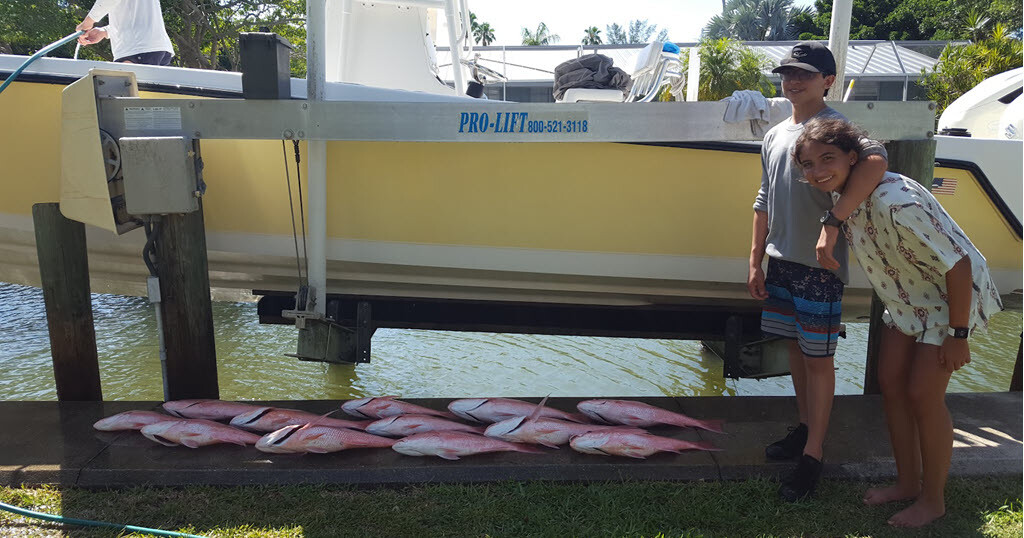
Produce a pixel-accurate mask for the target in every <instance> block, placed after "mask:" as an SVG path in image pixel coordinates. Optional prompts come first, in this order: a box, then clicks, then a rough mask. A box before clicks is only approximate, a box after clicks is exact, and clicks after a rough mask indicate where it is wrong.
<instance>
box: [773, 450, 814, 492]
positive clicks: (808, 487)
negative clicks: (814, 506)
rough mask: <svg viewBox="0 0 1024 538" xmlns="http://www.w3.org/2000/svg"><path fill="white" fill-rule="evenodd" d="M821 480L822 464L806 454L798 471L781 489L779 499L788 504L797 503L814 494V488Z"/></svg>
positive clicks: (802, 457) (796, 470)
mask: <svg viewBox="0 0 1024 538" xmlns="http://www.w3.org/2000/svg"><path fill="white" fill-rule="evenodd" d="M819 478H821V462H820V461H818V460H817V459H815V458H814V457H813V456H808V455H807V454H804V455H803V456H801V457H800V462H799V463H797V464H796V469H795V470H794V471H793V474H791V475H790V476H789V479H788V480H787V481H786V482H783V484H782V486H781V487H779V497H782V500H784V501H788V502H796V501H799V500H800V499H803V498H805V497H808V496H810V495H811V494H813V493H814V488H815V487H817V485H818V479H819Z"/></svg>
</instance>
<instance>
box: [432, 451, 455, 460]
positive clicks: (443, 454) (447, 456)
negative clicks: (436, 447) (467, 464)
mask: <svg viewBox="0 0 1024 538" xmlns="http://www.w3.org/2000/svg"><path fill="white" fill-rule="evenodd" d="M437 455H438V456H440V457H442V458H444V459H446V460H450V461H455V460H457V459H459V457H458V456H456V455H455V454H449V453H447V452H439V453H438V454H437Z"/></svg>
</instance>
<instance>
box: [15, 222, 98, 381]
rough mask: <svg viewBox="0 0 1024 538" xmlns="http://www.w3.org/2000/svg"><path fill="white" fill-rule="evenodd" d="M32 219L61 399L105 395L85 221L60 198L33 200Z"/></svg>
mask: <svg viewBox="0 0 1024 538" xmlns="http://www.w3.org/2000/svg"><path fill="white" fill-rule="evenodd" d="M32 222H33V225H34V226H35V234H36V252H37V254H38V256H39V278H40V284H41V286H42V288H43V301H44V303H45V304H46V323H47V327H48V328H49V332H50V354H51V355H52V357H53V375H54V379H55V381H56V383H57V399H58V400H60V401H100V400H103V393H102V391H101V389H100V369H99V358H98V355H97V352H96V330H95V327H94V325H93V315H92V299H91V297H90V294H89V292H90V289H89V258H88V255H87V252H86V244H85V225H84V224H82V223H80V222H76V221H73V220H70V219H67V218H65V217H64V215H62V214H61V212H60V205H59V204H57V203H55V202H54V203H41V204H35V205H33V206H32Z"/></svg>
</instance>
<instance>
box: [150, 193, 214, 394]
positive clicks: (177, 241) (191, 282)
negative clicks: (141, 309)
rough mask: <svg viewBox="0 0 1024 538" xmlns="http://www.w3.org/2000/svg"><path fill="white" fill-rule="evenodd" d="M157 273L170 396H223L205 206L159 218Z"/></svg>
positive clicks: (167, 384)
mask: <svg viewBox="0 0 1024 538" xmlns="http://www.w3.org/2000/svg"><path fill="white" fill-rule="evenodd" d="M160 219H161V223H160V227H159V228H160V231H159V236H158V237H157V238H156V242H155V244H156V254H157V263H156V268H157V276H158V277H159V279H160V299H161V301H160V311H161V313H162V318H163V326H164V327H163V334H164V344H165V346H166V348H167V362H166V372H165V376H166V377H165V383H166V395H165V397H166V398H167V399H169V400H182V399H188V398H211V399H218V398H219V397H220V389H219V387H218V384H217V353H216V346H215V345H214V333H213V303H212V301H211V299H210V275H209V263H208V261H207V257H206V233H205V230H204V226H203V206H202V202H201V201H200V204H199V210H198V211H193V212H192V213H184V214H170V215H163V216H161V217H160Z"/></svg>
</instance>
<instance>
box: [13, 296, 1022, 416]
mask: <svg viewBox="0 0 1024 538" xmlns="http://www.w3.org/2000/svg"><path fill="white" fill-rule="evenodd" d="M92 300H93V309H94V317H95V320H96V339H97V346H98V348H99V356H100V375H101V381H102V386H103V395H104V398H105V399H108V400H160V399H162V397H163V389H162V381H161V374H160V363H159V358H158V350H157V345H158V342H157V338H156V323H155V319H154V316H153V311H152V307H151V306H150V305H149V303H148V301H147V300H145V299H142V298H137V297H122V296H115V295H93V298H92ZM0 305H3V308H2V309H0V399H4V400H54V399H56V389H55V386H54V381H53V367H52V363H51V359H50V355H49V337H48V334H47V329H46V316H45V310H44V308H43V299H42V292H41V291H40V290H39V289H37V288H30V287H25V286H17V285H12V284H3V283H0ZM213 315H214V327H215V338H216V345H217V365H218V381H219V383H220V389H221V397H222V398H225V399H268V400H288V399H347V398H355V397H361V396H364V395H384V394H394V395H400V396H404V397H450V398H454V397H466V396H538V395H545V394H553V395H557V396H577V397H579V396H662V395H666V396H718V395H729V396H736V395H739V396H742V395H789V394H792V387H791V384H790V380H789V378H788V377H778V378H771V379H765V380H750V379H743V380H732V379H730V380H727V379H724V378H723V377H722V362H721V361H720V360H719V359H718V358H717V357H715V356H714V355H713V354H711V353H709V352H707V351H705V350H704V349H703V347H702V346H701V345H700V343H699V342H695V341H682V340H642V339H628V338H599V337H575V336H574V337H569V336H550V335H519V334H494V333H465V332H448V331H415V330H397V329H380V330H378V331H377V332H376V334H375V335H374V338H373V348H372V349H373V360H372V362H371V363H369V364H361V365H358V366H353V365H328V364H322V363H315V362H303V361H299V360H297V359H294V358H292V357H287V356H285V355H286V354H288V353H294V352H295V349H296V343H297V342H296V340H297V336H296V331H295V329H294V328H293V327H289V326H281V325H260V324H259V322H258V320H257V317H256V306H255V305H254V304H250V303H224V302H217V303H214V304H213ZM1021 326H1022V322H1021V313H1020V312H1019V311H1014V312H1002V313H1000V314H997V315H996V316H995V317H993V319H992V323H991V328H990V331H989V332H988V333H987V334H985V335H977V336H974V337H972V340H971V346H972V352H973V360H972V362H971V364H970V365H968V367H967V369H966V370H961V371H960V372H958V373H957V374H955V375H954V376H953V379H952V381H951V382H950V391H951V392H983V391H1002V390H1006V388H1007V387H1008V385H1009V379H1010V373H1011V370H1012V368H1013V362H1014V360H1015V359H1016V355H1017V348H1018V345H1019V342H1020V334H1021ZM847 334H848V338H847V339H846V340H845V341H841V342H840V347H839V352H838V353H837V355H836V368H837V372H836V392H837V393H838V394H859V393H861V392H862V391H863V388H862V387H863V378H864V368H863V363H864V350H865V349H866V346H867V324H866V323H850V324H847Z"/></svg>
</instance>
